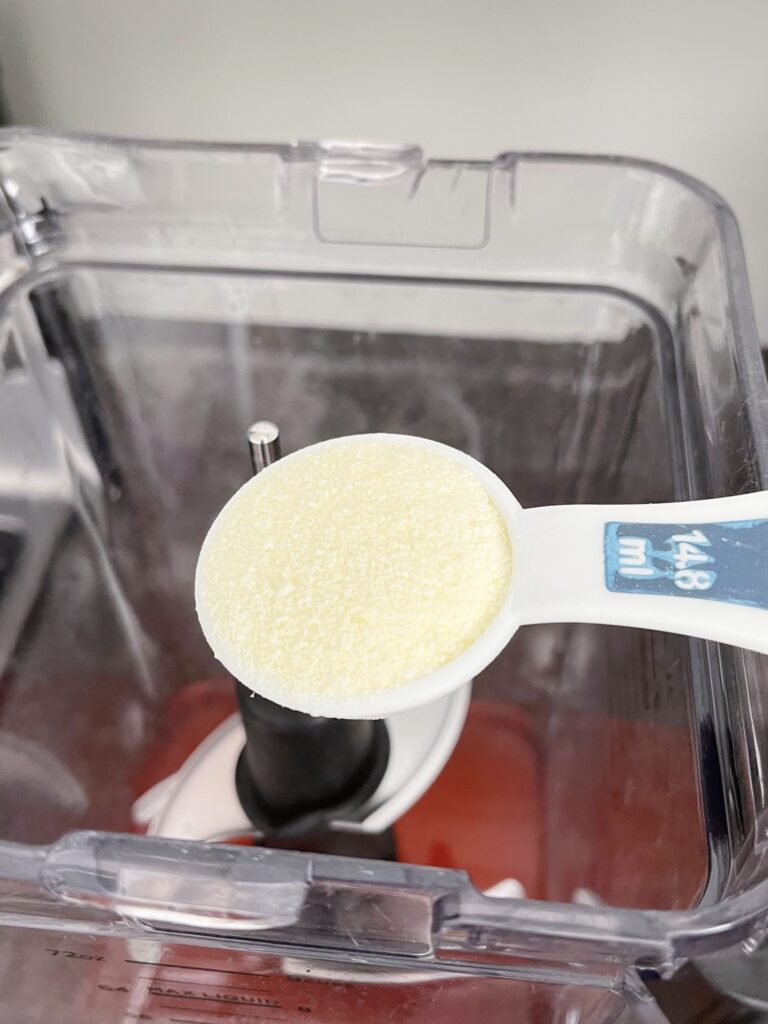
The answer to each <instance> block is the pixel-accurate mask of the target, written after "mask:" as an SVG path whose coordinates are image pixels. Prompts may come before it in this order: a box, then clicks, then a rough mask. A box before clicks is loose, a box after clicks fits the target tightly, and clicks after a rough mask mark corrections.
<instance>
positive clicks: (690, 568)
mask: <svg viewBox="0 0 768 1024" xmlns="http://www.w3.org/2000/svg"><path fill="white" fill-rule="evenodd" d="M516 550H517V554H518V557H517V560H516V573H515V588H516V589H515V593H516V603H517V602H518V601H519V604H518V607H519V609H520V612H519V615H520V621H521V622H523V623H532V622H599V623H605V624H612V625H623V626H641V627H645V628H649V629H659V630H664V631H666V632H669V633H682V634H685V635H688V636H696V637H701V638H703V639H706V640H715V641H718V642H720V643H727V644H734V645H736V646H739V647H745V648H748V649H750V650H754V651H760V652H763V653H768V491H758V492H755V493H752V494H744V495H739V496H737V497H731V498H713V499H710V500H707V501H688V502H676V503H672V504H659V505H616V506H608V505H605V506H600V505H562V506H552V507H550V508H534V509H526V510H524V511H523V512H522V515H521V517H520V536H519V538H518V544H517V549H516Z"/></svg>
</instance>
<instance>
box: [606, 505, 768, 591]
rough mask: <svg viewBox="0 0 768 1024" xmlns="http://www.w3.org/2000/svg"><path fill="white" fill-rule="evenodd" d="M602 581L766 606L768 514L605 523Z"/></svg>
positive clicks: (634, 588)
mask: <svg viewBox="0 0 768 1024" xmlns="http://www.w3.org/2000/svg"><path fill="white" fill-rule="evenodd" d="M604 550H605V585H606V587H607V588H608V589H609V590H613V591H616V592H618V593H623V594H661V595H663V596H664V597H675V596H676V597H702V598H705V599H707V600H709V601H726V602H729V603H731V604H746V605H751V606H752V607H753V608H766V609H768V519H743V520H739V521H736V522H731V523H701V524H698V525H694V526H690V525H686V524H684V523H667V524H662V523H606V525H605V536H604Z"/></svg>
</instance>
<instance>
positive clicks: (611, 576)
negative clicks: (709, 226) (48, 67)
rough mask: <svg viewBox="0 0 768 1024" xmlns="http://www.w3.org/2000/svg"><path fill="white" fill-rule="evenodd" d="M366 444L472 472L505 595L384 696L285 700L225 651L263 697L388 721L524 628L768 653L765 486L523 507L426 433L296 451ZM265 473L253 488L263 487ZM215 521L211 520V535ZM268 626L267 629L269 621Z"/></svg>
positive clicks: (469, 672) (461, 676)
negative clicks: (408, 448)
mask: <svg viewBox="0 0 768 1024" xmlns="http://www.w3.org/2000/svg"><path fill="white" fill-rule="evenodd" d="M368 441H375V442H378V443H382V442H385V443H392V444H397V445H403V444H409V445H417V446H421V447H423V448H427V449H433V450H435V451H439V452H440V453H442V454H443V455H444V456H449V457H450V458H451V459H453V460H455V461H456V462H458V463H460V464H461V465H463V466H465V467H467V469H469V470H470V471H471V473H472V474H473V475H474V476H475V477H476V478H477V480H478V481H479V482H480V483H481V484H482V485H483V487H484V488H485V490H486V491H487V493H488V494H489V495H490V497H491V499H492V500H493V501H494V503H495V504H496V506H497V508H498V510H499V512H500V514H501V516H502V518H503V520H504V523H505V524H506V527H507V529H508V531H509V535H510V539H511V544H512V550H513V553H514V570H513V573H512V577H511V583H510V585H509V588H508V590H507V592H506V595H505V597H504V599H503V601H502V604H501V606H500V608H499V611H498V613H497V615H496V617H495V618H494V619H493V620H492V621H491V623H490V625H489V626H488V627H487V628H486V629H485V630H484V631H483V632H482V633H481V634H480V635H479V636H478V637H477V639H476V640H475V641H474V642H473V643H471V644H470V646H468V647H467V648H466V649H465V650H463V651H462V652H461V653H460V654H459V655H458V656H457V657H455V658H453V660H452V661H450V662H448V664H446V665H443V666H442V667H441V668H438V669H436V670H435V671H433V672H430V673H429V674H427V675H424V676H422V677H421V678H419V679H415V680H413V681H411V682H407V683H403V684H402V685H400V686H396V687H390V688H388V689H385V690H381V691H379V692H376V693H371V694H365V695H359V696H349V697H344V696H341V695H334V696H329V695H320V694H317V695H311V696H308V695H301V694H296V696H295V698H294V697H293V696H291V697H290V698H286V696H285V694H284V693H281V694H279V695H278V694H276V693H275V692H274V691H273V690H272V691H271V690H270V687H269V686H268V685H266V684H265V683H264V680H261V679H259V678H244V676H243V673H242V672H240V673H239V674H238V673H237V666H234V665H228V664H227V657H226V652H224V653H222V652H218V653H217V656H218V657H219V658H220V660H221V661H222V662H223V664H225V666H226V667H227V668H229V669H230V670H231V671H233V672H235V674H237V675H238V678H239V679H240V681H241V682H243V683H245V685H246V686H249V687H250V688H251V689H253V690H255V691H256V692H258V693H261V694H262V695H263V696H265V697H267V698H270V699H273V700H279V701H280V702H282V703H283V704H288V705H289V706H290V707H294V708H296V709H297V710H300V711H307V712H308V713H310V714H314V715H323V716H326V717H336V718H381V717H384V716H385V715H390V714H393V713H396V712H399V711H404V710H406V709H408V708H411V707H414V706H416V705H419V704H423V703H425V702H427V701H432V700H435V699H436V698H438V697H440V696H442V695H444V694H446V693H448V692H450V691H452V690H454V689H456V688H457V687H459V686H462V685H464V684H465V683H467V682H468V681H469V680H471V679H472V678H473V677H474V676H476V675H477V674H478V673H479V672H480V671H482V669H484V668H485V667H486V666H487V665H488V664H489V663H490V662H491V661H492V660H493V659H494V658H495V657H496V656H497V655H498V654H499V652H500V651H501V650H502V649H503V648H504V647H505V646H506V645H507V644H508V643H509V641H510V639H511V638H512V636H513V635H514V633H515V632H516V630H517V629H518V627H519V626H522V625H526V624H532V623H545V622H591V623H604V624H610V625H623V626H640V627H644V628H647V629H657V630H663V631H666V632H670V633H680V634H683V635H688V636H693V637H701V638H703V639H707V640H715V641H718V642H721V643H726V644H734V645H737V646H740V647H745V648H748V649H751V650H754V651H759V652H763V653H768V491H760V492H756V493H752V494H745V495H740V496H738V497H729V498H714V499H710V500H706V501H689V502H675V503H670V504H657V505H615V506H609V505H604V506H601V505H562V506H552V507H548V508H532V509H524V508H522V506H521V505H520V504H519V502H518V501H517V500H516V499H515V497H514V496H513V494H512V493H511V492H510V490H509V488H508V487H507V486H506V485H505V484H504V483H503V482H502V481H501V480H500V479H499V478H498V477H497V476H496V475H495V474H494V473H492V472H491V471H490V470H489V469H487V468H486V467H485V466H483V465H482V464H481V463H479V462H478V461H477V460H475V459H473V458H472V457H471V456H469V455H466V454H464V453H463V452H460V451H457V450H456V449H454V448H450V447H448V446H446V445H443V444H438V443H437V442H434V441H429V440H426V439H424V438H420V437H408V436H404V435H399V434H364V435H356V436H351V437H342V438H336V439H334V440H332V441H324V442H321V444H319V445H313V446H312V447H311V448H305V449H302V451H301V452H297V453H295V455H297V456H301V455H306V454H307V453H309V452H311V451H312V450H314V449H319V448H322V447H328V446H332V445H344V444H350V443H360V442H368ZM288 458H293V456H288ZM284 462H285V460H283V463H284ZM269 472H270V471H269V470H267V471H266V472H265V473H264V474H260V475H259V477H256V478H254V480H253V481H250V482H249V483H248V484H246V485H245V486H247V487H254V486H259V481H261V480H262V479H263V478H264V477H266V475H267V473H269ZM216 526H217V523H216V522H214V524H213V526H212V527H211V531H210V533H213V532H214V530H215V529H216ZM210 533H209V536H210ZM198 614H199V616H200V621H201V625H202V627H203V631H204V633H206V635H207V636H209V639H210V632H211V630H210V623H209V622H208V621H207V618H206V610H205V609H204V608H202V607H200V602H199V601H198ZM264 627H265V630H266V632H267V633H268V623H265V624H264Z"/></svg>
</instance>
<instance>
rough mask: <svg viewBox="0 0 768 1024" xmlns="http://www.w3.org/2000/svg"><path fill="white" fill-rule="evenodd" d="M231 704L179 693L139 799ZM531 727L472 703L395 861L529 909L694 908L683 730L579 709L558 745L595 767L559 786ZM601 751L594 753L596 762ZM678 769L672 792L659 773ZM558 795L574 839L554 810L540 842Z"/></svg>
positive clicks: (702, 870)
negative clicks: (592, 903) (518, 897)
mask: <svg viewBox="0 0 768 1024" xmlns="http://www.w3.org/2000/svg"><path fill="white" fill-rule="evenodd" d="M235 706H236V704H235V698H234V695H233V686H232V683H231V681H230V680H227V679H219V680H201V681H199V682H196V683H193V684H191V685H189V686H187V687H185V688H184V689H182V690H180V691H179V692H178V693H176V694H175V695H174V696H173V697H172V698H171V699H170V700H169V701H168V703H167V705H166V714H165V722H166V725H165V728H163V729H162V732H163V733H164V735H166V736H167V739H164V740H163V742H162V744H160V745H159V746H158V748H157V750H156V751H155V753H154V754H153V755H152V756H151V757H150V758H149V759H148V761H147V762H146V763H145V766H144V768H143V770H142V771H141V773H140V776H139V777H138V778H137V784H136V792H137V794H138V793H143V792H146V791H147V790H148V789H149V788H150V787H151V786H152V785H154V784H155V783H157V782H159V781H160V780H162V779H164V778H166V777H168V776H169V775H170V774H172V773H173V772H174V771H176V770H177V769H178V768H179V767H180V766H181V765H182V764H183V763H184V761H185V760H186V759H187V758H188V757H189V755H190V754H191V753H192V752H193V751H194V750H195V749H196V747H197V746H198V744H199V743H201V742H202V741H203V740H204V739H205V738H206V737H207V736H208V735H209V734H210V733H211V731H212V730H213V729H215V728H216V727H217V726H218V725H219V724H221V723H222V722H223V721H224V720H225V719H226V718H228V717H229V716H230V715H231V714H233V713H234V711H235ZM533 726H534V723H533V720H532V718H531V716H530V715H529V714H528V713H527V712H526V711H524V710H523V709H521V708H519V707H515V706H514V705H508V704H502V703H498V702H493V701H485V700H478V701H474V702H473V703H472V704H471V705H470V707H469V712H468V715H467V719H466V722H465V725H464V729H463V731H462V734H461V736H460V738H459V741H458V743H457V745H456V747H455V749H454V751H453V754H452V755H451V757H450V759H449V761H448V763H447V764H446V766H445V768H444V769H443V771H442V773H441V774H440V775H439V776H438V778H437V779H436V781H435V782H434V783H433V785H432V786H431V787H430V789H429V790H428V791H427V792H426V794H425V795H424V796H423V797H422V798H421V799H420V800H419V801H418V802H417V803H416V804H414V806H413V807H411V808H410V810H408V811H407V812H406V813H405V814H404V815H403V816H402V817H401V818H400V819H399V820H398V821H397V822H396V824H395V825H394V837H395V844H396V849H397V859H398V860H400V861H402V862H407V863H411V864H422V865H429V866H434V867H445V868H458V869H461V870H464V871H466V872H467V873H468V874H469V876H470V878H471V880H472V882H473V884H474V885H475V886H477V888H478V889H481V890H484V889H488V888H490V887H491V886H495V885H497V884H498V883H499V882H501V881H503V880H505V879H513V880H516V881H517V882H519V883H521V884H522V886H523V887H524V889H525V894H526V895H527V896H528V897H529V898H534V899H536V898H547V899H556V900H566V901H569V900H572V899H574V898H575V894H576V893H577V892H578V891H579V890H580V889H581V890H589V891H590V892H592V893H595V894H598V896H596V897H595V898H599V899H601V900H603V901H605V902H608V903H615V904H624V905H634V906H643V905H645V906H648V905H655V906H667V907H670V908H672V907H685V906H691V905H693V904H694V903H695V902H696V898H697V896H698V893H699V890H700V888H701V886H702V884H703V882H704V881H705V879H706V873H707V854H706V848H705V846H704V843H703V841H698V842H697V841H696V839H695V837H696V836H701V825H700V821H699V802H698V794H697V791H696V785H695V777H694V774H693V773H692V772H691V771H690V763H689V762H690V759H691V756H692V754H691V749H690V737H689V735H688V732H687V730H685V729H684V728H682V727H681V728H670V727H666V726H658V725H654V724H652V723H649V722H645V721H642V720H634V719H632V720H630V719H619V718H610V717H607V716H604V715H600V714H597V713H595V712H576V711H574V712H572V714H571V716H570V718H569V721H568V739H567V740H566V742H570V743H571V745H572V746H574V747H576V748H580V749H582V750H584V751H589V752H590V756H589V757H586V756H584V757H583V758H582V760H581V762H579V760H578V758H577V757H576V756H575V755H572V756H569V757H568V759H567V761H566V759H563V761H562V763H568V764H570V765H574V764H575V765H577V767H578V773H577V775H576V776H575V777H574V772H573V768H571V770H570V772H569V773H568V775H567V777H561V778H559V779H558V778H555V777H554V775H555V770H554V769H553V768H552V767H549V771H550V773H551V775H552V778H549V779H546V778H545V770H546V767H547V766H546V762H545V759H543V758H540V757H539V755H538V746H537V741H536V734H535V731H534V727H533ZM597 743H599V749H600V756H599V757H597V756H595V757H593V756H591V755H592V754H593V752H594V750H595V745H596V744H597ZM676 763H679V772H677V773H675V774H676V781H675V782H674V786H673V787H672V788H670V782H669V779H668V778H667V777H666V776H667V775H668V773H669V766H670V765H675V764H676ZM606 766H609V769H608V770H607V769H606ZM662 766H666V768H664V767H662ZM606 776H610V777H606ZM559 786H560V787H563V788H564V789H565V791H566V792H567V794H568V795H567V797H566V800H567V807H568V809H569V814H572V815H573V821H574V828H573V835H571V834H570V832H569V835H567V836H566V835H563V833H562V828H561V827H560V828H559V829H558V828H557V827H555V826H556V825H557V822H558V821H559V824H560V826H562V822H563V813H564V809H563V806H560V808H559V812H558V811H557V810H555V811H552V817H553V819H555V821H554V824H553V827H552V829H551V831H550V833H549V834H548V833H547V827H548V824H547V817H546V815H547V808H548V802H547V801H548V800H551V799H552V797H551V795H550V794H551V792H552V791H553V790H557V789H558V787H559ZM670 793H673V794H674V804H670V803H669V796H670ZM660 794H662V795H663V796H661V795H660ZM236 841H238V842H249V841H250V840H249V839H245V840H242V839H240V840H236ZM280 845H282V846H286V845H290V844H288V842H287V841H285V842H283V843H281V844H280ZM291 848H293V849H300V848H301V843H300V842H299V843H294V845H293V846H292V847H291ZM638 880H640V881H638ZM640 884H642V888H639V886H640Z"/></svg>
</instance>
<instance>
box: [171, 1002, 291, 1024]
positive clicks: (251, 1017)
mask: <svg viewBox="0 0 768 1024" xmlns="http://www.w3.org/2000/svg"><path fill="white" fill-rule="evenodd" d="M158 1006H159V1008H160V1009H161V1010H170V1011H172V1012H173V1011H175V1012H176V1013H178V1012H179V1010H186V1009H187V1008H186V1007H174V1006H171V1004H169V1002H159V1004H158ZM203 1013H205V1014H210V1015H211V1016H212V1017H213V1018H214V1019H213V1021H211V1020H208V1021H199V1022H198V1024H220V1022H221V1021H222V1020H225V1019H226V1018H227V1017H233V1018H234V1019H237V1020H240V1021H271V1022H274V1021H284V1020H285V1019H286V1018H285V1016H281V1017H261V1016H259V1015H258V1014H239V1013H236V1012H234V1011H233V1010H228V1009H227V1010H220V1011H216V1010H204V1011H203Z"/></svg>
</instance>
